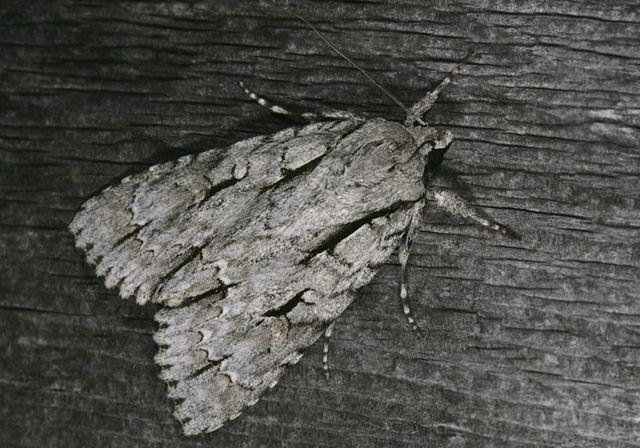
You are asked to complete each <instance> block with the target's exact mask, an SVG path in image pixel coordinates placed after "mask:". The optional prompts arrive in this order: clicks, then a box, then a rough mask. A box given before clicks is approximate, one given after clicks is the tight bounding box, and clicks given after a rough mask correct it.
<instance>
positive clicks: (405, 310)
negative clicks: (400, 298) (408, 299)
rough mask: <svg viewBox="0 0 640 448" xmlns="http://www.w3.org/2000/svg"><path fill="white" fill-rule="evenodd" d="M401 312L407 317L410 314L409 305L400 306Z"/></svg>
mask: <svg viewBox="0 0 640 448" xmlns="http://www.w3.org/2000/svg"><path fill="white" fill-rule="evenodd" d="M402 311H404V314H405V315H406V316H408V315H409V314H410V313H411V310H410V309H409V305H407V304H406V303H405V304H404V305H403V306H402Z"/></svg>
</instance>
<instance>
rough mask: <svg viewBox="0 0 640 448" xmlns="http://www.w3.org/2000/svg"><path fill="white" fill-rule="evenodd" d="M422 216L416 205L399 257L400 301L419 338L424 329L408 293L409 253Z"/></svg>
mask: <svg viewBox="0 0 640 448" xmlns="http://www.w3.org/2000/svg"><path fill="white" fill-rule="evenodd" d="M421 216H422V206H420V207H415V208H414V209H413V214H412V215H411V221H410V222H409V227H408V228H407V231H406V232H405V234H404V236H403V238H402V243H401V244H400V251H399V255H398V258H399V259H400V302H401V304H402V312H403V313H404V316H405V317H406V318H407V322H409V325H410V326H411V330H413V332H414V333H415V335H416V336H417V337H419V338H421V337H422V330H420V327H418V324H417V323H416V319H415V317H414V316H413V312H412V311H411V307H409V300H408V294H407V262H408V261H409V255H410V254H411V245H412V244H413V240H414V239H415V237H416V235H417V234H418V230H419V228H420V222H421Z"/></svg>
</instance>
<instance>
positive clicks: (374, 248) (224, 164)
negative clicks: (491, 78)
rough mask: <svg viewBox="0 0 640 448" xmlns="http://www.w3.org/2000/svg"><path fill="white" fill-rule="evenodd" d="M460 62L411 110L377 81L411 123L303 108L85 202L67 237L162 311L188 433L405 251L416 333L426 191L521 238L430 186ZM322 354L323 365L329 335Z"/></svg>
mask: <svg viewBox="0 0 640 448" xmlns="http://www.w3.org/2000/svg"><path fill="white" fill-rule="evenodd" d="M307 23H308V22H307ZM308 24H309V23H308ZM309 25H310V26H311V27H312V28H313V29H314V30H315V31H316V32H318V31H317V30H316V29H315V28H314V27H313V26H312V25H311V24H309ZM318 34H319V32H318ZM320 37H321V38H322V39H324V40H325V41H326V42H327V43H328V44H329V45H330V46H331V47H332V48H334V49H335V50H336V51H338V52H339V53H340V51H339V50H337V49H336V48H335V46H334V45H333V44H332V43H331V42H329V41H327V40H326V38H324V37H323V36H322V35H321V34H320ZM340 54H341V55H342V56H344V55H343V54H342V53H340ZM344 57H345V58H346V59H347V60H348V61H349V62H351V63H352V64H354V65H356V68H358V69H359V70H361V71H362V72H363V73H365V75H366V76H367V77H369V78H370V79H372V78H371V77H370V75H368V74H367V73H366V72H365V71H364V69H362V68H361V67H359V66H357V64H355V63H353V61H351V60H350V59H349V58H347V57H346V56H344ZM460 66H461V65H458V66H457V67H456V68H455V69H454V70H453V71H452V72H451V73H450V74H449V75H448V76H447V77H446V78H445V79H444V80H443V81H442V82H441V83H440V84H439V85H438V87H436V89H435V90H433V91H432V92H430V93H428V94H427V95H426V96H425V97H424V98H422V99H421V100H420V101H418V102H417V103H416V104H414V105H413V106H412V107H410V108H407V107H405V106H404V105H403V104H402V103H401V102H400V101H399V100H398V99H397V98H396V97H395V96H393V95H392V94H390V92H388V91H387V90H386V89H385V88H384V87H382V86H381V85H380V84H379V83H377V82H376V81H373V82H374V84H376V85H377V86H378V87H380V88H382V89H383V91H384V92H385V93H387V94H388V95H389V96H390V97H391V98H392V99H393V100H394V101H395V102H396V103H397V104H398V105H400V106H401V107H402V108H403V109H404V110H405V111H406V113H407V118H406V120H405V122H404V123H396V122H392V121H388V120H385V119H383V118H375V119H364V118H361V117H358V116H355V115H353V114H350V113H346V112H340V111H331V112H324V113H320V114H303V115H302V117H303V118H306V119H307V120H309V121H312V122H311V123H309V124H307V125H305V126H302V127H293V128H288V129H284V130H283V131H280V132H278V133H276V134H273V135H262V136H258V137H254V138H250V139H247V140H242V141H239V142H237V143H235V144H233V145H231V146H229V147H227V148H219V149H212V150H209V151H205V152H203V153H200V154H197V155H188V156H185V157H181V158H179V159H177V160H175V161H172V162H168V163H161V164H158V165H155V166H152V167H151V168H149V169H148V170H146V171H144V172H142V173H139V174H136V175H133V176H129V177H126V178H124V179H123V180H122V181H121V182H120V183H119V184H117V185H115V186H111V187H108V188H106V189H105V190H103V191H102V192H101V193H99V194H98V195H97V196H94V197H93V198H91V199H89V200H87V201H86V202H85V203H84V204H83V205H82V207H81V209H80V210H79V211H78V213H77V214H76V216H75V217H74V219H73V221H72V222H71V224H70V230H71V232H72V233H73V235H74V236H75V240H76V245H77V247H79V248H81V249H82V250H83V251H84V252H85V253H86V257H87V260H88V261H89V262H90V263H91V264H93V265H95V266H96V273H97V275H98V276H101V277H104V280H105V285H106V286H107V287H108V288H117V289H118V291H119V293H120V296H122V297H123V298H129V297H135V299H136V301H137V303H138V304H140V305H142V304H145V303H148V302H152V303H157V304H160V305H162V307H161V309H160V310H159V311H158V312H157V314H156V315H155V318H156V320H157V322H158V324H159V327H158V330H157V331H156V333H155V335H154V339H155V341H156V342H157V344H158V347H159V350H158V354H157V356H156V357H155V360H156V362H157V363H158V364H159V365H160V367H161V374H160V376H161V378H162V379H163V380H164V381H166V383H167V386H168V395H169V396H170V397H171V398H173V399H174V400H175V412H174V415H175V416H176V418H177V419H178V420H179V421H180V423H181V424H182V427H183V429H184V432H185V434H188V435H193V434H199V433H202V432H211V431H215V430H216V429H218V428H219V427H220V426H221V425H223V424H224V423H225V422H226V421H228V420H231V419H234V418H236V417H237V416H238V415H240V413H241V412H242V411H243V410H244V409H245V408H247V407H248V406H251V405H253V404H254V403H256V402H257V401H258V399H259V398H260V396H261V395H262V394H263V393H264V392H265V391H267V390H268V389H269V388H271V387H273V386H274V385H275V384H276V383H277V381H278V379H279V378H280V377H281V375H282V374H283V372H284V371H285V369H286V368H287V366H290V365H292V364H294V363H296V362H297V361H298V360H299V359H300V358H301V356H302V353H303V351H304V350H305V348H307V347H309V346H310V345H311V344H313V343H314V342H315V341H316V340H317V339H318V338H319V337H320V336H321V335H322V334H323V333H325V335H326V336H327V337H328V336H329V335H330V332H331V329H332V328H333V323H334V322H335V320H336V319H337V318H338V316H340V314H341V313H342V312H343V311H344V310H345V308H347V307H348V306H349V304H350V303H351V302H352V301H353V299H354V295H355V292H356V291H357V290H358V288H360V287H361V286H363V285H365V284H366V283H368V282H369V281H370V280H371V279H372V277H373V276H374V274H375V273H376V270H377V268H378V267H379V266H380V264H381V263H383V262H384V261H385V260H386V259H387V258H388V257H389V255H390V254H391V252H392V251H393V250H394V249H395V248H397V247H398V246H399V248H400V249H399V258H400V264H401V281H400V284H401V287H400V294H399V295H400V299H401V301H402V305H403V309H404V312H405V314H406V315H407V319H408V321H409V323H410V324H411V326H412V328H413V329H414V330H415V331H416V332H418V331H419V329H418V326H417V325H416V323H415V320H414V318H413V316H412V315H411V311H410V308H409V305H408V302H407V288H406V282H405V270H406V265H407V260H408V258H409V251H410V246H411V242H412V240H413V239H414V237H415V235H416V234H417V231H418V229H419V226H420V222H421V216H422V211H423V208H424V206H425V203H426V201H427V199H435V203H436V204H438V205H440V206H444V207H445V208H446V209H447V210H449V211H450V212H452V213H454V214H456V215H461V216H464V217H466V218H469V219H471V220H474V221H476V222H478V223H479V224H481V225H483V226H486V227H490V228H492V229H494V230H497V231H499V232H501V233H503V234H506V235H507V236H511V237H514V238H515V237H517V234H516V233H515V232H513V231H511V230H510V229H509V228H507V227H505V226H503V225H501V224H498V223H495V222H493V221H491V220H489V219H487V218H485V217H484V215H481V214H479V213H477V212H475V211H474V210H473V209H472V208H471V207H469V206H468V205H467V204H466V203H465V202H464V201H463V200H462V199H460V198H459V197H457V196H455V195H454V194H452V193H450V192H447V191H443V190H437V189H433V188H426V179H427V175H428V173H429V171H430V169H431V168H432V167H433V165H435V164H437V159H438V154H440V155H441V153H442V152H443V151H444V150H446V148H448V146H449V144H450V142H451V139H452V136H451V133H450V132H448V131H439V130H437V129H434V128H432V127H430V126H428V125H427V123H425V122H424V121H423V119H422V116H423V114H424V113H425V112H427V111H428V110H429V109H430V107H431V106H432V105H433V104H434V103H435V101H436V99H437V98H438V95H439V93H440V92H441V91H442V89H443V88H444V87H445V86H446V85H447V84H449V82H450V81H451V78H452V77H453V76H454V75H455V74H456V73H457V72H458V71H459V70H460ZM242 87H243V89H244V90H245V92H246V93H247V94H248V95H249V96H250V97H251V98H253V99H254V100H256V101H257V102H258V103H260V104H261V105H263V106H265V107H269V108H270V109H271V110H272V111H273V112H275V113H279V114H285V115H291V112H289V111H288V110H287V109H285V108H283V107H281V106H273V105H270V104H269V103H268V102H267V101H266V100H264V99H263V98H260V97H258V96H257V95H256V94H255V93H253V92H251V91H249V90H248V88H247V87H246V86H244V85H242ZM323 362H324V368H325V371H326V372H327V374H328V365H327V343H326V342H325V346H324V358H323Z"/></svg>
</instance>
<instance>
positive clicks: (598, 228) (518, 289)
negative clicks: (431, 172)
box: [0, 0, 640, 447]
mask: <svg viewBox="0 0 640 448" xmlns="http://www.w3.org/2000/svg"><path fill="white" fill-rule="evenodd" d="M522 3H523V4H521V3H520V2H511V1H498V2H493V1H478V2H470V1H462V0H460V1H451V2H440V1H424V2H417V1H413V2H411V1H397V2H391V1H387V2H377V1H367V2H362V1H353V2H309V1H304V2H295V3H294V2H270V1H260V2H257V1H254V2H249V1H240V0H239V1H233V2H226V1H225V2H222V1H215V2H213V1H212V2H199V3H188V2H163V3H153V2H121V3H118V4H116V3H115V2H109V1H106V0H84V1H78V2H72V1H44V0H41V1H34V2H19V1H6V0H5V1H3V2H2V3H1V4H0V21H1V22H0V25H1V26H0V67H1V70H2V72H1V75H0V83H1V85H2V88H1V91H0V161H1V162H0V163H1V165H0V200H1V201H2V202H1V205H0V207H1V209H0V210H1V215H0V291H1V294H0V445H2V446H34V447H35V446H38V447H41V446H51V447H88V446H96V447H123V446H139V447H164V446H166V447H169V446H171V447H263V446H264V447H271V446H274V447H280V446H282V447H285V446H286V447H303V446H305V447H310V446H331V447H333V446H341V447H386V446H394V447H414V446H429V447H503V446H504V447H558V446H567V447H568V446H576V447H577V446H579V447H638V446H640V442H639V440H640V292H639V290H640V224H639V218H640V199H639V193H640V177H639V175H640V149H639V141H640V8H638V7H637V6H631V5H632V4H633V2H630V1H622V0H619V1H612V2H606V5H607V6H602V3H604V2H597V1H575V2H569V1H533V2H522ZM525 3H526V4H525ZM293 12H296V13H299V14H302V15H303V16H305V17H306V18H308V19H309V20H311V21H312V22H313V23H314V24H316V25H317V26H318V27H319V28H321V29H322V30H323V31H324V32H325V33H326V34H327V35H328V36H329V37H330V38H332V39H333V40H334V41H335V42H336V43H337V44H338V45H339V46H340V47H341V48H343V49H344V50H345V51H346V52H347V53H349V54H351V55H352V56H353V57H354V58H355V59H356V60H357V61H358V62H359V63H361V64H362V65H364V66H366V67H367V68H368V69H369V70H370V71H371V72H372V73H373V74H374V76H376V77H377V78H378V79H379V80H380V81H382V82H383V83H384V84H385V85H387V86H388V87H389V88H390V89H391V90H392V91H394V92H396V93H397V95H398V96H399V97H400V98H401V99H402V100H403V101H404V102H406V103H411V102H413V101H415V100H417V99H418V98H419V97H420V96H421V95H422V94H423V93H424V92H425V91H426V90H427V89H429V88H430V87H433V86H434V85H435V83H436V82H437V81H438V80H439V79H440V78H441V77H442V76H443V74H444V73H445V72H447V71H448V70H450V69H451V68H452V66H453V64H454V62H456V61H458V60H459V59H460V58H461V57H462V56H463V55H464V53H465V52H466V50H467V49H468V48H469V47H473V48H475V49H476V51H477V53H476V56H474V58H473V61H472V62H471V63H470V64H468V66H466V67H465V69H464V71H463V74H462V75H461V76H460V77H459V78H457V79H456V81H455V82H454V83H453V84H452V85H451V86H450V87H448V88H447V90H446V91H445V93H444V95H443V97H442V100H441V101H440V102H439V103H438V104H437V105H436V107H435V108H434V109H433V111H432V113H431V114H430V115H429V116H428V119H429V121H430V122H431V123H432V124H435V125H438V126H440V127H446V128H447V129H450V130H451V131H453V132H454V134H455V144H454V146H453V148H452V149H451V151H449V152H448V153H447V158H446V160H445V162H444V164H443V166H442V169H441V174H442V176H441V177H440V178H439V179H437V180H435V181H434V182H436V183H439V184H441V185H448V186H450V187H451V188H452V189H453V190H454V191H456V192H458V193H460V194H461V195H463V196H464V197H466V198H467V199H469V200H470V201H472V202H473V203H475V204H477V205H479V206H481V207H483V208H484V209H485V210H486V211H487V213H489V214H490V215H491V216H493V217H494V218H496V219H498V220H500V221H502V222H504V223H506V224H509V225H511V226H513V227H514V228H517V229H518V230H519V231H520V232H521V233H522V234H523V236H524V238H523V240H522V241H521V242H513V241H510V240H507V239H504V238H501V237H499V236H495V235H492V234H490V233H488V232H486V231H484V230H482V229H478V228H475V227H474V226H471V225H469V224H468V223H463V222H460V221H458V220H456V219H453V218H451V217H448V216H446V215H444V214H442V213H441V212H438V211H434V210H433V208H432V207H431V208H429V209H428V210H427V212H426V214H425V224H424V226H423V229H422V231H421V232H420V234H419V236H418V239H417V242H416V244H415V246H414V250H413V255H412V258H411V260H410V272H409V275H410V280H409V281H410V294H411V300H412V304H413V308H414V311H415V314H416V315H417V316H418V321H419V323H420V325H421V326H422V327H423V328H424V329H425V330H426V331H427V334H426V337H425V338H424V339H422V340H417V339H416V338H415V337H414V336H413V335H412V333H411V332H410V331H409V330H408V328H407V324H406V323H405V321H404V318H403V316H402V313H401V311H400V306H399V303H398V299H397V286H398V279H399V267H398V263H397V261H396V259H395V257H394V258H393V259H391V260H389V262H388V264H386V265H385V266H384V267H383V268H382V269H381V271H380V272H379V274H378V275H377V276H376V278H375V280H374V281H373V282H372V283H371V284H370V285H368V286H367V287H365V288H363V290H362V291H361V293H360V294H359V297H358V299H357V300H356V302H355V303H354V304H353V305H352V306H351V307H350V308H349V309H348V310H347V312H346V313H345V314H344V315H343V317H342V318H341V319H340V320H339V321H338V323H337V325H336V329H335V333H334V334H335V337H334V340H333V345H332V350H331V363H332V366H333V378H332V380H331V381H330V382H329V383H327V382H325V380H324V378H323V376H322V369H321V345H320V344H316V345H314V346H312V347H311V348H310V349H309V350H308V352H307V354H306V356H305V358H304V359H303V360H302V361H301V363H300V364H298V365H297V366H295V367H294V368H292V369H291V370H290V372H288V373H287V374H286V376H285V377H284V378H283V380H282V381H281V382H280V384H279V385H278V386H277V387H276V388H275V389H274V390H273V391H272V392H271V393H269V394H267V395H266V396H265V397H264V398H263V399H262V400H261V401H260V403H259V404H258V405H256V406H255V407H253V408H251V409H250V410H249V411H247V412H246V413H245V414H243V415H242V416H241V417H240V418H238V419H237V420H235V421H234V422H232V423H230V424H229V425H227V426H225V427H224V428H223V429H221V430H219V431H217V432H215V433H213V434H209V435H205V436H197V437H191V438H186V437H184V436H183V435H182V434H181V431H180V428H179V425H178V423H177V422H176V421H175V420H174V419H173V417H172V415H171V412H172V403H171V402H170V401H169V399H167V398H166V397H165V390H164V388H165V386H164V383H163V382H162V381H161V380H160V379H158V378H157V374H158V368H157V367H156V366H155V364H154V362H153V356H154V354H155V352H156V347H155V346H154V343H153V341H152V338H151V335H152V333H153V331H154V328H155V324H154V321H153V314H154V311H155V308H154V307H152V306H145V307H138V306H136V305H135V304H133V303H130V302H125V301H122V300H120V299H118V297H117V295H116V293H115V292H114V291H109V290H106V289H105V287H104V286H103V285H102V282H101V280H99V279H98V278H96V277H94V274H93V270H92V269H91V267H90V266H88V265H87V264H85V262H84V260H83V256H82V254H81V252H80V251H79V250H77V249H75V248H74V245H73V241H72V237H71V234H70V233H69V232H68V230H67V228H66V227H67V225H68V223H69V221H70V220H71V218H72V216H73V214H74V212H75V211H76V210H77V209H78V207H79V206H80V204H81V203H82V202H83V201H84V200H85V199H86V198H87V197H88V196H90V195H91V194H93V193H95V192H97V191H99V190H100V189H101V188H103V187H105V186H107V185H109V184H111V183H113V182H115V181H117V180H118V179H119V178H120V177H122V176H124V175H125V174H128V173H132V172H136V171H139V170H142V169H144V168H145V167H147V166H148V165H149V164H151V163H154V162H158V161H164V160H170V159H173V158H175V157H177V156H179V155H183V154H187V153H194V152H198V151H201V150H204V149H207V148H211V147H216V146H218V147H221V146H225V145H228V144H230V143H233V142H235V141H237V140H240V139H243V138H246V137H249V136H254V135H258V134H264V133H269V132H273V131H276V130H279V129H282V128H284V127H288V126H290V124H289V123H287V122H286V121H283V120H281V119H278V118H276V117H273V116H272V115H270V114H269V113H268V111H265V110H263V109H261V108H259V107H258V106H255V105H254V104H252V103H251V102H249V101H247V100H246V98H245V97H244V96H243V94H242V92H241V91H240V89H239V88H238V87H237V84H236V83H237V82H238V81H239V80H244V81H245V82H247V84H248V85H250V86H251V87H252V88H253V89H255V90H257V91H259V92H261V93H263V94H264V95H265V96H267V97H270V98H272V99H277V100H279V101H281V102H283V103H285V104H296V105H300V106H302V108H307V109H314V108H317V107H321V108H341V109H348V110H351V111H353V112H356V113H363V114H367V115H369V116H384V117H387V118H389V119H398V120H401V119H402V118H403V114H402V111H401V110H400V109H399V108H397V107H396V106H394V105H393V104H392V103H390V102H389V101H388V100H387V99H386V98H385V97H384V96H382V95H381V94H380V93H379V92H378V91H376V90H375V89H374V88H373V87H371V86H370V85H369V84H368V83H367V81H366V80H365V79H364V78H363V77H362V76H361V75H360V74H359V73H357V72H355V71H354V70H353V69H352V68H350V67H349V66H348V65H347V64H346V63H345V62H344V61H342V60H341V59H339V58H338V57H336V56H335V55H334V54H332V53H331V51H330V50H329V49H328V48H327V47H326V46H324V45H323V44H322V42H320V41H319V39H318V38H317V37H316V36H315V35H314V34H313V33H312V32H311V31H310V30H309V29H308V28H307V27H305V26H304V25H303V24H302V23H300V21H299V20H297V19H295V18H292V16H291V13H293Z"/></svg>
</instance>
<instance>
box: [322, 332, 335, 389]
mask: <svg viewBox="0 0 640 448" xmlns="http://www.w3.org/2000/svg"><path fill="white" fill-rule="evenodd" d="M335 324H336V321H335V320H334V321H333V322H331V323H330V324H329V326H328V327H327V329H326V330H324V343H323V345H322V369H323V370H324V377H325V378H326V379H327V381H329V380H330V379H331V373H330V371H329V340H330V339H331V333H333V327H334V326H335Z"/></svg>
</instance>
